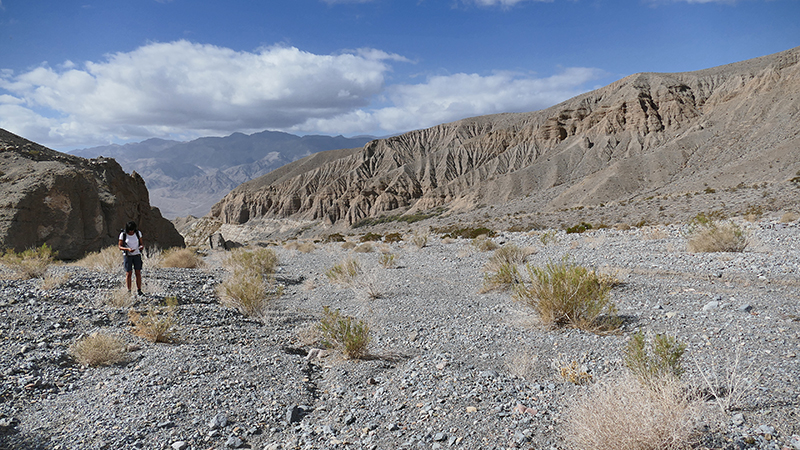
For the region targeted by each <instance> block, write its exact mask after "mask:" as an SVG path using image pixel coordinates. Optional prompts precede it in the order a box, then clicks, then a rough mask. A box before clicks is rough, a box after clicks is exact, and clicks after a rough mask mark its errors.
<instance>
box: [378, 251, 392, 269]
mask: <svg viewBox="0 0 800 450" xmlns="http://www.w3.org/2000/svg"><path fill="white" fill-rule="evenodd" d="M378 262H379V263H380V265H381V266H383V267H385V268H387V269H391V268H393V267H395V262H394V253H381V256H380V257H378Z"/></svg>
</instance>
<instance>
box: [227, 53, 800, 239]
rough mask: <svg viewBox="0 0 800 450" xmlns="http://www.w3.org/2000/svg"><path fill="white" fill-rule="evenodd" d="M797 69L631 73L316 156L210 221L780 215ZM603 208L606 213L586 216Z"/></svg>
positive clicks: (795, 119) (759, 65)
mask: <svg viewBox="0 0 800 450" xmlns="http://www.w3.org/2000/svg"><path fill="white" fill-rule="evenodd" d="M799 60H800V48H795V49H791V50H788V51H785V52H782V53H777V54H773V55H768V56H764V57H761V58H757V59H753V60H748V61H744V62H739V63H734V64H730V65H726V66H720V67H716V68H711V69H706V70H702V71H697V72H688V73H673V74H660V73H641V74H635V75H631V76H629V77H626V78H623V79H621V80H619V81H617V82H615V83H612V84H610V85H608V86H606V87H603V88H601V89H598V90H595V91H592V92H589V93H586V94H584V95H581V96H578V97H575V98H573V99H570V100H568V101H565V102H563V103H561V104H558V105H556V106H553V107H551V108H548V109H545V110H541V111H537V112H532V113H513V114H511V113H509V114H499V115H491V116H483V117H476V118H471V119H465V120H461V121H457V122H453V123H448V124H443V125H439V126H436V127H432V128H429V129H425V130H418V131H413V132H409V133H406V134H403V135H400V136H396V137H392V138H388V139H381V140H375V141H372V142H370V143H369V144H367V145H366V146H365V147H364V148H362V149H357V150H350V151H337V152H328V153H320V154H315V155H313V156H310V157H308V158H305V159H302V160H299V161H296V162H294V163H291V164H289V165H287V166H284V167H282V168H281V169H279V170H277V171H275V172H273V173H271V174H268V175H266V176H264V177H261V178H258V179H255V180H251V181H249V182H247V183H244V184H242V185H241V186H239V187H238V188H236V189H234V190H233V191H232V192H231V193H230V194H228V195H227V196H226V197H225V198H223V199H222V200H221V201H220V202H219V203H217V204H216V205H215V206H214V208H213V209H212V212H211V216H212V217H213V218H216V219H219V220H220V221H222V222H223V223H225V224H231V225H237V224H245V223H247V222H248V221H250V223H251V224H253V223H257V222H258V221H259V220H261V221H263V220H265V219H266V220H269V219H275V218H290V219H296V220H298V221H301V223H308V222H306V221H319V222H320V223H326V224H329V225H334V226H336V225H338V226H342V225H351V224H353V223H356V222H358V221H360V220H362V219H365V218H374V217H378V216H381V215H390V214H400V213H414V212H420V211H427V210H431V209H432V208H440V207H441V208H444V209H446V210H447V211H449V212H450V213H467V214H469V213H474V212H475V208H476V207H480V206H483V205H501V204H506V205H513V206H512V208H513V209H514V210H521V211H520V213H522V212H524V213H525V214H526V215H528V216H530V217H527V219H526V220H528V222H543V223H545V224H548V225H554V223H553V222H554V221H555V222H556V223H557V221H558V220H562V221H563V220H565V219H564V217H568V216H569V215H570V214H569V211H570V210H575V209H578V208H587V209H585V210H584V211H582V212H581V213H580V215H579V216H580V217H587V214H588V215H589V216H591V215H592V214H595V215H596V216H597V217H598V220H605V221H608V222H611V223H614V222H616V221H625V220H626V219H627V220H628V221H635V220H638V219H639V217H630V216H631V215H632V214H640V215H641V214H645V213H643V212H642V209H643V208H642V205H639V206H637V207H636V208H635V209H634V210H630V209H626V208H624V206H625V205H626V204H628V203H630V202H632V201H636V200H643V199H645V198H647V199H651V198H656V199H659V198H661V199H664V200H667V199H670V198H673V199H676V198H678V197H680V196H685V195H686V194H689V196H690V197H691V195H692V194H694V193H704V194H709V193H713V192H717V193H719V194H721V193H723V192H734V191H735V190H736V189H737V187H738V188H742V187H754V186H760V187H761V188H764V189H767V191H769V193H768V194H763V193H762V194H761V197H763V198H767V197H769V198H770V200H771V205H770V204H765V203H766V202H765V201H764V200H763V199H762V200H760V201H759V203H761V204H762V205H763V206H764V207H767V208H770V207H771V208H772V209H780V208H782V207H785V206H786V205H787V204H789V203H792V200H791V199H787V198H785V197H784V196H782V194H781V193H782V192H784V191H785V190H786V189H789V190H790V191H791V190H792V189H790V188H791V186H792V183H791V182H790V180H791V179H792V178H793V177H795V176H796V175H797V172H798V170H800V158H799V157H798V156H799V155H800V152H798V147H800V95H798V93H799V92H800V64H799V63H798V61H799ZM773 191H774V192H773ZM740 194H742V193H741V192H740ZM728 197H729V198H728ZM728 197H725V196H722V197H718V198H706V199H705V201H702V202H697V201H692V200H686V202H689V203H691V204H692V205H693V206H691V207H689V208H678V209H677V210H674V211H673V212H671V213H670V211H671V210H670V211H668V212H667V213H664V214H661V215H659V214H651V215H650V216H647V217H646V218H648V219H649V220H651V221H661V222H668V221H670V215H671V216H672V217H673V218H672V220H680V219H683V218H685V217H689V216H690V215H692V214H696V213H697V210H704V209H705V208H707V207H708V206H709V204H712V206H713V204H716V205H717V207H719V205H721V207H726V206H727V207H729V208H731V207H734V205H735V206H736V207H739V208H743V207H746V205H747V204H748V202H756V200H755V198H754V197H753V196H744V197H742V196H741V195H738V196H737V195H730V196H728ZM737 199H738V200H737ZM673 203H674V202H673ZM650 206H651V207H652V205H650ZM667 206H669V207H672V206H674V205H667ZM597 208H606V209H603V210H596V211H594V212H593V213H592V212H590V211H589V210H593V209H597ZM650 209H655V210H656V212H657V211H658V209H659V208H658V207H656V208H650ZM664 209H668V208H666V207H663V206H662V208H661V210H662V211H663V210H664ZM565 212H566V214H564V213H565ZM731 212H733V211H731ZM548 213H559V216H560V219H553V218H552V217H548V216H547V214H548ZM668 213H669V215H667V214H668ZM532 214H535V215H543V216H541V217H537V216H532ZM576 217H577V216H576ZM641 217H642V218H645V217H644V216H641ZM566 220H569V219H566ZM548 222H549V223H548Z"/></svg>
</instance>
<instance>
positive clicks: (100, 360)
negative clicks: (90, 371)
mask: <svg viewBox="0 0 800 450" xmlns="http://www.w3.org/2000/svg"><path fill="white" fill-rule="evenodd" d="M69 353H70V355H72V357H73V358H75V360H76V361H78V363H80V364H83V365H85V366H106V365H111V364H116V363H118V362H122V361H124V360H125V357H126V347H125V342H123V341H122V339H120V338H119V337H117V336H113V335H110V334H107V333H104V332H94V333H92V334H90V335H89V336H86V337H84V338H82V339H79V340H78V341H77V342H75V343H74V344H72V346H71V347H70V349H69Z"/></svg>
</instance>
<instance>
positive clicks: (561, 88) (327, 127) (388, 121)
mask: <svg viewBox="0 0 800 450" xmlns="http://www.w3.org/2000/svg"><path fill="white" fill-rule="evenodd" d="M604 75H606V74H605V73H604V72H603V71H601V70H599V69H592V68H580V67H578V68H567V69H564V70H562V71H561V72H559V73H558V74H555V75H552V76H550V77H545V78H536V77H532V76H529V75H526V74H519V73H513V72H498V73H495V74H492V75H488V76H481V75H478V74H465V73H459V74H454V75H445V76H433V77H430V78H428V79H427V80H426V81H425V82H424V83H420V84H403V85H395V86H390V87H388V88H387V92H386V101H387V103H388V105H387V106H385V107H382V108H375V109H359V110H356V111H351V112H348V113H346V114H342V115H340V116H337V117H334V118H319V119H318V118H314V119H310V120H309V121H307V122H306V123H304V124H303V125H301V126H298V127H294V130H295V131H301V132H302V131H312V130H318V131H322V132H328V133H350V134H353V133H359V132H362V133H366V132H369V131H370V130H375V129H380V130H384V131H385V132H387V134H388V133H395V132H400V131H406V130H412V129H419V128H426V127H430V126H434V125H437V124H440V123H445V122H451V121H454V120H458V119H463V118H465V117H472V116H477V115H484V114H494V113H501V112H523V111H536V110H539V109H542V108H546V107H548V106H552V105H554V104H556V103H558V102H560V101H563V100H566V99H568V98H571V97H574V96H575V95H578V94H580V93H582V92H585V91H586V90H588V88H587V87H586V84H587V83H588V82H590V81H592V80H596V79H598V78H600V77H602V76H604Z"/></svg>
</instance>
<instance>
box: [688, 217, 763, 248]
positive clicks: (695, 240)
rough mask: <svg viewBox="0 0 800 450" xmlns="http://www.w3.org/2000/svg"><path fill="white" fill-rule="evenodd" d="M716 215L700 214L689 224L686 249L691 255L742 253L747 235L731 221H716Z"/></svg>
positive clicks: (745, 245)
mask: <svg viewBox="0 0 800 450" xmlns="http://www.w3.org/2000/svg"><path fill="white" fill-rule="evenodd" d="M717 216H718V215H714V214H713V213H712V214H709V215H706V214H704V213H700V214H698V215H697V216H695V218H694V219H692V221H691V223H690V224H689V233H688V240H687V242H686V248H687V250H689V251H690V252H692V253H710V252H743V251H744V249H745V248H747V245H748V239H747V234H746V233H745V231H744V230H742V228H741V227H740V226H739V225H736V224H735V223H733V222H731V221H727V222H723V221H721V220H717V219H716V218H717Z"/></svg>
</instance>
